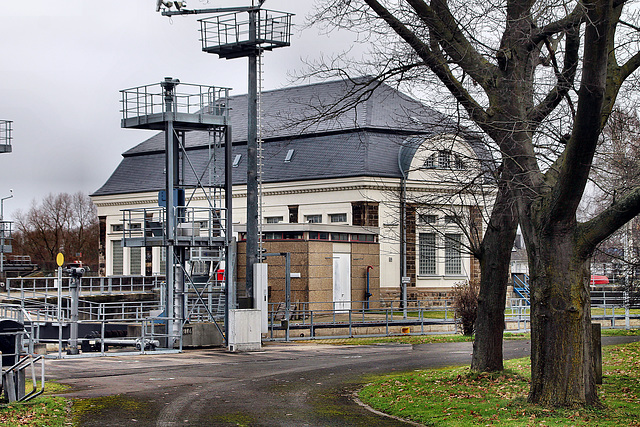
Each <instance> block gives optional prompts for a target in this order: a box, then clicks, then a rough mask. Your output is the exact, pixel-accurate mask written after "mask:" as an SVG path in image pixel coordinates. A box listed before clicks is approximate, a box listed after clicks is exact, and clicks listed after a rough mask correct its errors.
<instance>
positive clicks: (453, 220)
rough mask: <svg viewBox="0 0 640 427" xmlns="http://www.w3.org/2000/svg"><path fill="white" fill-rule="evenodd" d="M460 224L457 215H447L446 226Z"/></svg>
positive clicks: (445, 217) (445, 218)
mask: <svg viewBox="0 0 640 427" xmlns="http://www.w3.org/2000/svg"><path fill="white" fill-rule="evenodd" d="M457 222H458V217H457V216H456V215H445V216H444V223H445V224H456V223H457Z"/></svg>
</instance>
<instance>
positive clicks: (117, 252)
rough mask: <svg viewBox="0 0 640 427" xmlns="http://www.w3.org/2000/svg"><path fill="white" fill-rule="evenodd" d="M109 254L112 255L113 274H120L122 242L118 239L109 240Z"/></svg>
mask: <svg viewBox="0 0 640 427" xmlns="http://www.w3.org/2000/svg"><path fill="white" fill-rule="evenodd" d="M111 254H112V255H113V275H114V276H121V275H122V274H123V273H122V243H121V241H120V240H112V241H111Z"/></svg>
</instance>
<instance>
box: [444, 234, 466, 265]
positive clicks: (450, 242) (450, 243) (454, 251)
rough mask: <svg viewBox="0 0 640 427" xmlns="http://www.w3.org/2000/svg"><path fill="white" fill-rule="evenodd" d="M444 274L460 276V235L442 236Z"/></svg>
mask: <svg viewBox="0 0 640 427" xmlns="http://www.w3.org/2000/svg"><path fill="white" fill-rule="evenodd" d="M444 239H445V240H444V274H445V275H458V274H462V259H461V256H460V242H461V235H460V234H445V236H444Z"/></svg>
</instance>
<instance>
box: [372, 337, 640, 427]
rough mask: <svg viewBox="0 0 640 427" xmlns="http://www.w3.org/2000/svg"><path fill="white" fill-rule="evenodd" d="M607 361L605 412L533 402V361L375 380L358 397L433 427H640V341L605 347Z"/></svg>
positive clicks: (603, 390)
mask: <svg viewBox="0 0 640 427" xmlns="http://www.w3.org/2000/svg"><path fill="white" fill-rule="evenodd" d="M636 332H637V331H636ZM603 357H604V362H603V371H604V372H603V374H604V381H603V382H604V384H603V385H602V386H599V395H600V399H601V401H602V404H603V407H602V408H589V409H557V408H554V409H550V408H542V407H538V406H534V405H530V404H528V403H527V399H526V398H527V393H528V390H529V379H530V364H529V359H528V358H526V359H516V360H511V361H507V362H505V368H506V369H505V371H503V372H499V373H495V374H477V373H472V372H470V370H469V368H468V367H456V368H447V369H437V370H426V371H415V372H409V373H403V374H395V375H389V376H384V377H378V378H372V379H371V384H369V385H368V386H366V387H364V388H363V389H362V390H361V391H360V393H359V397H360V399H361V400H362V401H363V402H365V403H367V404H368V405H370V406H372V407H373V408H375V409H378V410H380V411H382V412H385V413H388V414H392V415H395V416H399V417H401V418H408V419H411V420H413V421H416V422H419V423H422V424H425V425H429V426H473V425H482V426H486V425H498V426H529V425H531V426H533V425H535V426H540V425H546V426H556V425H562V426H565V425H566V426H587V425H588V426H616V427H618V426H635V427H640V343H632V344H626V345H620V346H615V347H604V349H603Z"/></svg>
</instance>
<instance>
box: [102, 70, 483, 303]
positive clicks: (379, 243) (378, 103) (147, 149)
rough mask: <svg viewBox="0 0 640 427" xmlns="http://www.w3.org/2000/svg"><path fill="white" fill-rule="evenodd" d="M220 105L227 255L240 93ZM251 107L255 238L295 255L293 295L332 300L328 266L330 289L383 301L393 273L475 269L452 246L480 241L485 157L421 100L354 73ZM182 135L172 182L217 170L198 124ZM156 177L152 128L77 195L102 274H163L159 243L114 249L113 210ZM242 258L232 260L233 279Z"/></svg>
mask: <svg viewBox="0 0 640 427" xmlns="http://www.w3.org/2000/svg"><path fill="white" fill-rule="evenodd" d="M230 104H231V108H232V110H231V116H230V123H231V126H232V135H233V165H232V168H231V169H232V171H233V198H234V199H233V204H234V209H233V223H234V233H236V235H237V237H238V239H239V242H240V244H239V249H238V252H239V253H241V252H242V251H243V248H242V239H243V236H244V233H245V232H246V225H245V224H246V185H245V183H246V164H247V162H246V153H247V145H246V140H247V131H246V126H247V118H246V112H247V97H246V96H245V95H241V96H236V97H232V98H231V99H230ZM261 109H262V119H261V123H262V139H263V141H264V142H263V152H262V153H263V154H262V155H263V160H262V163H263V166H262V182H263V184H262V224H263V233H264V239H265V244H266V245H267V251H278V252H282V251H286V250H288V249H287V248H290V249H291V252H294V253H301V254H302V253H306V255H304V256H303V255H300V256H299V257H298V258H295V257H294V259H293V260H292V272H297V273H300V277H299V279H300V280H299V282H298V284H297V285H293V284H292V286H297V288H298V291H300V292H303V291H304V292H303V293H305V294H304V295H302V294H300V295H299V299H300V300H306V301H310V300H315V301H327V300H329V299H331V298H333V300H334V301H336V300H337V299H339V297H338V296H337V294H336V290H335V287H336V280H337V279H336V271H337V270H338V269H339V270H340V271H341V273H340V274H344V275H345V276H344V279H342V282H341V283H342V285H341V286H342V287H343V291H342V294H343V298H344V299H351V300H357V301H362V300H363V299H364V298H365V297H366V295H365V293H366V288H365V278H367V283H368V286H370V290H371V292H370V293H372V294H373V297H372V298H377V297H379V296H388V295H396V296H397V295H398V291H399V289H400V286H401V283H402V281H403V279H402V278H403V277H404V278H405V279H404V282H407V281H408V282H409V283H408V289H409V291H408V293H409V295H410V297H420V296H422V295H423V294H425V293H427V292H438V293H441V292H446V291H447V290H449V289H450V288H451V287H452V286H453V285H454V284H455V283H458V282H462V281H465V280H468V279H470V278H477V276H478V274H479V271H478V267H477V264H476V263H474V262H473V261H472V258H471V256H470V255H469V252H468V251H467V250H466V248H467V247H468V245H469V243H470V241H471V240H474V239H476V240H477V239H479V238H481V236H482V225H483V218H484V217H485V216H484V213H485V205H488V204H489V203H488V200H490V197H491V188H490V185H489V190H488V192H487V193H484V192H483V193H482V194H480V191H481V189H483V188H484V187H485V184H486V182H485V172H486V165H485V162H488V161H489V160H490V156H489V155H488V154H487V152H486V150H485V149H484V148H483V146H482V144H481V143H480V142H479V141H478V140H476V139H473V138H472V137H470V136H469V135H468V134H465V133H463V132H461V130H460V128H459V127H457V126H455V125H454V124H453V123H452V122H451V121H450V120H449V119H448V118H447V117H445V116H443V115H442V114H439V113H437V112H436V111H434V110H433V109H430V108H428V107H426V106H425V105H423V104H422V103H420V102H417V101H416V100H414V99H412V98H410V97H408V96H406V95H404V94H402V93H400V92H399V91H397V90H396V89H394V88H392V87H390V86H388V85H386V84H384V83H380V82H377V81H373V82H370V81H368V80H367V79H365V78H362V79H358V80H356V81H334V82H327V83H318V84H310V85H306V86H298V87H289V88H285V89H280V90H274V91H268V92H264V93H263V94H262V97H261ZM185 141H186V150H187V152H188V157H189V159H190V160H189V165H188V166H184V170H183V174H184V176H183V185H184V186H185V187H189V186H193V185H194V182H195V176H196V175H200V176H206V174H209V175H212V174H213V175H215V174H218V176H219V174H220V173H222V172H221V171H222V170H223V169H224V165H223V163H222V160H223V156H222V155H220V156H219V159H217V160H216V162H215V165H209V166H207V159H209V158H210V153H211V150H216V149H217V150H221V151H222V150H223V149H222V148H220V147H215V146H212V145H211V141H210V137H209V134H208V133H207V132H189V133H187V134H186V139H185ZM207 168H208V169H207ZM164 185H165V178H164V136H163V134H162V133H158V134H155V135H153V136H152V137H150V138H149V139H147V140H145V141H144V142H142V143H141V144H139V145H137V146H135V147H133V148H131V149H130V150H128V151H126V152H125V153H124V154H123V159H122V162H121V163H120V165H119V166H118V167H117V169H116V170H115V171H114V172H113V174H112V175H111V177H110V178H109V179H108V180H107V182H106V183H105V184H104V185H103V186H102V187H101V188H100V189H98V190H97V191H96V192H95V193H94V194H93V195H92V196H91V197H92V200H93V201H94V203H95V204H96V205H97V207H98V215H99V216H100V219H101V222H102V229H103V232H102V242H101V243H102V248H103V251H104V263H103V264H104V265H103V267H104V269H103V273H104V274H106V275H120V274H132V275H133V274H158V273H159V274H161V273H162V272H163V271H162V265H163V260H162V251H161V249H160V248H147V249H144V248H128V247H124V248H123V247H122V245H121V244H120V239H121V237H122V233H121V232H120V230H121V227H122V222H121V220H122V214H121V212H120V210H121V209H130V208H137V207H152V206H157V204H158V191H159V190H162V189H163V188H164ZM191 203H192V205H193V204H194V203H195V204H197V203H199V200H198V197H195V198H194V200H192V202H191ZM303 242H306V243H303ZM319 244H321V245H320V246H314V245H319ZM269 245H271V246H269ZM287 245H289V246H287ZM294 248H298V249H294ZM323 260H329V261H326V262H325V261H323ZM242 263H243V260H242V257H238V264H239V265H238V268H237V270H236V271H237V279H238V282H239V283H240V282H241V281H242V278H243V277H244V272H243V271H242V270H243V267H242ZM345 272H346V273H345ZM314 279H315V281H314ZM332 282H333V287H334V289H333V295H332V292H331V289H332V285H331V283H332ZM378 289H379V292H380V293H379V294H378ZM313 292H316V296H312V293H313ZM339 292H340V290H338V293H339Z"/></svg>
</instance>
